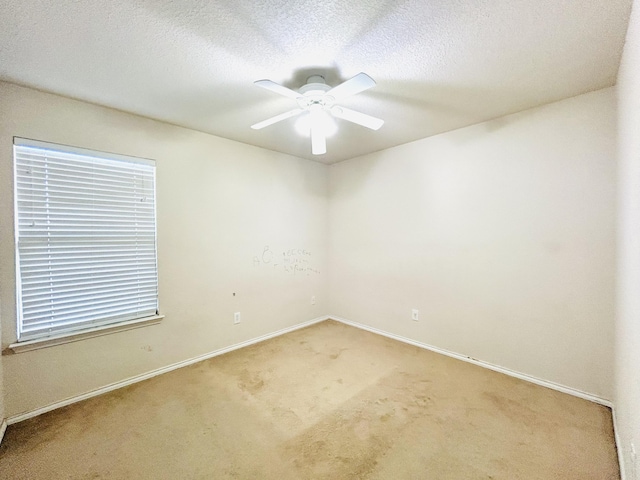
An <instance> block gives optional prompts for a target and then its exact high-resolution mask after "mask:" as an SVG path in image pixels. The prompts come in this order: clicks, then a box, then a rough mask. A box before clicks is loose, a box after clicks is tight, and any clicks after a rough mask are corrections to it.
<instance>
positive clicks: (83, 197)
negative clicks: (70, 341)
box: [14, 138, 158, 342]
mask: <svg viewBox="0 0 640 480" xmlns="http://www.w3.org/2000/svg"><path fill="white" fill-rule="evenodd" d="M14 161H15V165H14V167H15V168H14V172H15V212H16V215H15V216H16V256H17V262H16V263H17V275H16V279H17V288H16V290H17V296H18V341H19V342H20V341H29V340H35V339H42V338H47V337H52V336H63V335H70V334H76V333H77V332H83V331H85V332H86V331H89V330H91V329H97V328H98V327H105V326H108V325H115V324H124V323H126V322H133V321H136V320H139V319H143V318H145V317H150V316H155V315H157V313H158V275H157V262H156V213H155V163H154V162H153V161H151V160H143V159H138V158H129V157H123V156H120V155H112V154H106V153H101V152H93V151H89V150H80V149H76V148H72V147H66V146H60V145H53V144H47V143H43V142H36V141H32V140H24V139H20V138H15V139H14Z"/></svg>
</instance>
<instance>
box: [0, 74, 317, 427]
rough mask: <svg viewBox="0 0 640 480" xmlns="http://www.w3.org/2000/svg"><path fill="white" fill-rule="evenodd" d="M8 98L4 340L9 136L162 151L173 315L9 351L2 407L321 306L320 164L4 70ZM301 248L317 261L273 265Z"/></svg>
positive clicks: (2, 209)
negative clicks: (300, 267)
mask: <svg viewBox="0 0 640 480" xmlns="http://www.w3.org/2000/svg"><path fill="white" fill-rule="evenodd" d="M0 98H1V99H2V102H0V223H1V225H2V229H1V232H0V235H1V236H0V240H1V242H0V245H1V247H0V268H1V272H0V288H1V289H2V290H1V291H0V298H1V304H2V344H3V347H6V346H7V345H8V344H10V343H11V342H13V341H15V339H16V332H15V318H16V316H15V290H14V288H15V273H14V268H15V267H14V264H15V262H14V251H13V250H14V249H13V212H12V210H13V209H12V198H13V197H12V195H13V186H12V137H13V136H20V137H26V138H31V139H36V140H42V141H48V142H56V143H62V144H68V145H74V146H79V147H85V148H91V149H97V150H102V151H107V152H116V153H120V154H126V155H133V156H140V157H146V158H151V159H155V160H156V162H157V210H158V263H159V278H160V285H159V288H160V310H161V313H163V314H164V315H166V318H165V319H164V321H163V322H162V323H161V324H160V325H157V326H151V327H146V328H139V329H136V330H131V331H126V332H120V333H115V334H112V335H107V336H102V337H98V338H93V339H89V340H84V341H80V342H76V343H69V344H65V345H61V346H56V347H51V348H46V349H41V350H37V351H33V352H27V353H20V354H15V355H5V356H4V357H3V359H2V360H3V368H4V386H5V408H6V415H7V416H13V415H16V414H19V413H21V412H26V411H30V410H33V409H35V408H38V407H43V406H46V405H48V404H51V403H52V402H56V401H60V400H63V399H65V398H68V397H71V396H74V395H78V394H81V393H84V392H87V391H89V390H92V389H96V388H99V387H102V386H104V385H108V384H110V383H113V382H117V381H121V380H123V379H126V378H128V377H131V376H134V375H138V374H141V373H144V372H147V371H150V370H153V369H157V368H160V367H164V366H167V365H170V364H173V363H175V362H179V361H182V360H185V359H189V358H193V357H196V356H198V355H201V354H206V353H208V352H211V351H214V350H216V349H219V348H222V347H227V346H230V345H233V344H235V343H238V342H241V341H244V340H248V339H252V338H255V337H258V336H260V335H263V334H267V333H272V332H274V331H277V330H279V329H282V328H286V327H289V326H293V325H296V324H299V323H301V322H304V321H307V320H311V319H314V318H316V317H318V316H320V315H321V314H326V311H327V310H328V306H327V301H326V297H327V295H326V292H325V286H326V281H325V276H326V260H325V257H326V255H325V254H326V252H325V250H326V248H325V246H326V231H327V167H326V166H325V165H322V164H319V163H315V162H310V161H307V160H301V159H298V158H294V157H290V156H286V155H282V154H278V153H275V152H270V151H267V150H264V149H260V148H255V147H250V146H247V145H243V144H239V143H237V142H233V141H229V140H224V139H221V138H217V137H213V136H210V135H205V134H203V133H198V132H194V131H190V130H187V129H183V128H178V127H174V126H170V125H167V124H163V123H159V122H155V121H152V120H148V119H144V118H141V117H136V116H133V115H129V114H125V113H122V112H117V111H114V110H110V109H106V108H101V107H98V106H93V105H89V104H86V103H82V102H77V101H73V100H69V99H66V98H62V97H58V96H54V95H49V94H45V93H41V92H37V91H34V90H30V89H25V88H21V87H17V86H14V85H10V84H6V83H4V84H2V83H0ZM266 246H268V247H269V251H270V252H273V254H274V256H273V260H272V261H271V263H269V264H266V263H264V262H262V261H261V259H262V254H263V251H264V249H265V247H266ZM293 249H295V252H293ZM302 249H304V250H306V251H307V252H310V253H311V255H306V256H305V258H304V260H306V263H305V266H308V267H311V268H312V269H313V270H314V271H308V272H300V271H298V272H296V273H290V272H286V271H285V270H284V268H283V266H282V262H280V263H281V265H278V266H276V267H274V263H275V259H276V258H278V257H282V254H283V252H284V253H285V255H286V254H290V255H289V257H290V258H293V257H295V256H300V255H298V250H302ZM290 250H291V251H290ZM294 253H295V255H294ZM265 259H267V256H265ZM233 293H236V296H235V297H234V296H233ZM312 295H315V296H316V297H317V303H316V305H314V306H312V305H311V301H310V299H311V296H312ZM235 311H240V312H241V313H242V323H241V324H240V325H237V326H234V325H233V312H235Z"/></svg>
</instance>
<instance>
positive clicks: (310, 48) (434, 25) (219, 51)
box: [0, 0, 631, 163]
mask: <svg viewBox="0 0 640 480" xmlns="http://www.w3.org/2000/svg"><path fill="white" fill-rule="evenodd" d="M630 7H631V0H491V1H489V0H477V1H472V0H466V1H464V0H447V1H436V0H406V1H400V0H398V1H394V0H360V1H358V0H336V1H329V0H313V1H311V0H298V1H283V0H180V1H177V0H176V1H171V0H81V1H78V0H20V1H15V0H0V11H1V12H2V14H1V16H0V79H3V80H7V81H10V82H14V83H18V84H22V85H27V86H32V87H36V88H39V89H41V90H45V91H50V92H54V93H58V94H62V95H66V96H69V97H72V98H78V99H82V100H87V101H90V102H94V103H97V104H101V105H107V106H110V107H114V108H117V109H120V110H124V111H128V112H133V113H137V114H140V115H144V116H147V117H151V118H156V119H160V120H164V121H167V122H170V123H173V124H177V125H182V126H185V127H190V128H193V129H196V130H200V131H203V132H208V133H212V134H215V135H219V136H222V137H226V138H230V139H234V140H238V141H240V142H244V143H248V144H252V145H257V146H260V147H264V148H268V149H271V150H276V151H279V152H284V153H289V154H292V155H296V156H299V157H304V158H310V159H313V160H317V161H321V162H324V163H334V162H337V161H340V160H344V159H347V158H351V157H355V156H358V155H362V154H365V153H369V152H372V151H376V150H381V149H384V148H388V147H391V146H395V145H399V144H402V143H406V142H409V141H412V140H416V139H419V138H423V137H427V136H430V135H434V134H437V133H441V132H444V131H447V130H452V129H455V128H459V127H462V126H466V125H470V124H473V123H478V122H481V121H484V120H488V119H491V118H495V117H498V116H501V115H504V114H508V113H513V112H516V111H520V110H523V109H526V108H529V107H532V106H536V105H541V104H544V103H548V102H552V101H555V100H559V99H561V98H566V97H570V96H573V95H577V94H580V93H584V92H587V91H591V90H595V89H599V88H603V87H607V86H610V85H613V84H614V83H615V79H616V74H617V70H618V64H619V61H620V55H621V51H622V47H623V42H624V35H625V32H626V26H627V21H628V16H629V11H630ZM361 71H362V72H366V73H367V74H369V75H370V76H371V77H373V78H374V79H375V80H376V82H377V85H376V86H375V87H374V88H372V89H370V90H367V91H365V92H363V93H361V94H359V95H357V96H355V97H351V98H349V99H347V100H345V101H344V102H342V104H343V105H344V106H347V107H350V108H353V109H355V110H359V111H362V112H364V113H368V114H370V115H374V116H376V117H380V118H382V119H384V120H385V124H384V125H383V126H382V128H381V129H380V130H378V131H371V130H368V129H365V128H362V127H359V126H356V125H352V124H349V123H348V122H345V121H339V131H338V133H337V134H336V135H335V136H334V137H332V138H330V139H328V141H327V153H326V154H325V155H322V156H312V155H311V147H310V141H309V139H308V138H304V137H301V136H300V135H298V134H297V133H295V131H294V128H293V122H294V121H295V120H294V119H291V120H287V121H284V122H281V123H279V124H275V125H272V126H270V127H267V128H265V129H263V130H259V131H256V130H252V129H251V128H249V127H250V125H252V124H253V123H256V122H258V121H260V120H263V119H265V118H267V117H270V116H273V115H276V114H278V113H281V112H284V111H287V110H290V109H291V108H294V107H295V102H294V101H293V100H291V99H288V98H285V97H281V96H278V95H276V94H273V93H272V92H269V91H266V90H264V89H261V88H258V87H256V86H255V85H253V81H254V80H259V79H264V78H268V79H271V80H274V81H276V82H279V83H283V84H284V85H286V86H288V87H290V88H293V89H297V88H298V87H300V86H301V85H302V84H303V83H304V82H305V80H306V78H307V76H309V75H311V74H322V75H324V76H325V78H326V80H327V83H329V84H330V85H336V84H338V83H340V82H342V81H344V80H346V79H348V78H350V77H352V76H353V75H355V74H357V73H358V72H361ZM43 140H46V139H43Z"/></svg>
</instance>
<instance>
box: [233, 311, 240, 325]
mask: <svg viewBox="0 0 640 480" xmlns="http://www.w3.org/2000/svg"><path fill="white" fill-rule="evenodd" d="M238 323H240V312H236V313H234V314H233V324H234V325H237V324H238Z"/></svg>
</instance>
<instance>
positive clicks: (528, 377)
mask: <svg viewBox="0 0 640 480" xmlns="http://www.w3.org/2000/svg"><path fill="white" fill-rule="evenodd" d="M329 318H330V319H332V320H336V321H338V322H341V323H344V324H346V325H351V326H352V327H356V328H360V329H362V330H366V331H368V332H372V333H376V334H378V335H382V336H384V337H388V338H391V339H393V340H398V341H400V342H403V343H408V344H409V345H414V346H416V347H420V348H424V349H425V350H431V351H432V352H435V353H440V354H442V355H446V356H448V357H452V358H456V359H458V360H462V361H463V362H467V363H472V364H474V365H478V366H480V367H484V368H488V369H489V370H493V371H495V372H500V373H504V374H505V375H509V376H511V377H515V378H519V379H520V380H525V381H527V382H531V383H535V384H536V385H540V386H543V387H547V388H551V389H552V390H557V391H559V392H562V393H568V394H569V395H573V396H575V397H579V398H583V399H585V400H589V401H591V402H594V403H598V404H600V405H604V406H606V407H609V408H612V407H613V404H612V402H611V401H610V400H607V399H606V398H601V397H598V396H597V395H593V394H591V393H587V392H583V391H581V390H577V389H575V388H571V387H566V386H564V385H560V384H558V383H554V382H550V381H548V380H542V379H540V378H537V377H533V376H531V375H527V374H525V373H520V372H516V371H514V370H510V369H508V368H504V367H500V366H498V365H494V364H492V363H489V362H484V361H482V360H477V359H475V358H472V357H467V356H466V355H461V354H459V353H455V352H451V351H449V350H445V349H444V348H439V347H434V346H432V345H428V344H426V343H422V342H418V341H415V340H411V339H410V338H406V337H402V336H400V335H395V334H393V333H389V332H385V331H384V330H379V329H377V328H373V327H369V326H367V325H364V324H362V323H358V322H353V321H351V320H347V319H346V318H341V317H337V316H335V315H329Z"/></svg>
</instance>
